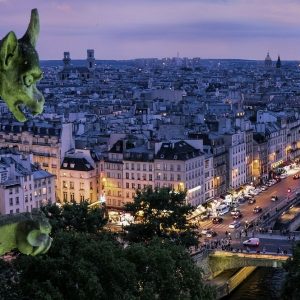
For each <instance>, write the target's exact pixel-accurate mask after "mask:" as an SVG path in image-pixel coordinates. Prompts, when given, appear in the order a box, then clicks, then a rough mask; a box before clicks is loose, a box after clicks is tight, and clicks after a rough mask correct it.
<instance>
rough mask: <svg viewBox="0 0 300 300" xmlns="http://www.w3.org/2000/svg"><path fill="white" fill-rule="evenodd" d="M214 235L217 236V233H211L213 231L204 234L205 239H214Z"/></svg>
mask: <svg viewBox="0 0 300 300" xmlns="http://www.w3.org/2000/svg"><path fill="white" fill-rule="evenodd" d="M216 235H217V233H216V232H215V231H213V230H208V231H207V232H206V237H207V238H211V237H215V236H216Z"/></svg>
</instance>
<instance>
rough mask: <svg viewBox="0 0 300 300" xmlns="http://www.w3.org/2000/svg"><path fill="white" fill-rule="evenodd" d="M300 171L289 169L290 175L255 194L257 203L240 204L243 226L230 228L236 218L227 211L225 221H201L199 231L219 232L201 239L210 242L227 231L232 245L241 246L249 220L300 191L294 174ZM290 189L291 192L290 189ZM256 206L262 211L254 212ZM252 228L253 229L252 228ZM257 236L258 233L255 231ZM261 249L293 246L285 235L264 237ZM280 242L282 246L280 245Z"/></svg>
mask: <svg viewBox="0 0 300 300" xmlns="http://www.w3.org/2000/svg"><path fill="white" fill-rule="evenodd" d="M296 173H299V169H294V170H290V171H289V176H288V177H286V178H284V179H282V180H281V181H280V182H278V183H276V184H274V185H272V186H271V187H269V188H268V189H267V190H266V191H263V192H261V193H260V194H259V195H257V196H255V199H256V203H254V204H248V202H245V203H243V204H240V205H239V207H238V209H239V210H240V211H241V213H242V215H243V217H242V218H240V219H239V221H240V222H241V224H242V226H241V227H239V228H237V229H230V228H229V224H230V223H232V222H233V221H234V220H233V218H232V216H231V215H230V213H227V214H225V215H223V216H221V217H222V218H223V222H222V223H220V224H213V223H212V221H211V220H207V221H203V222H200V228H199V231H200V232H201V230H202V229H212V230H213V231H215V232H216V233H217V236H216V237H214V238H206V237H205V236H204V237H203V238H201V241H205V242H208V241H209V240H216V239H222V238H226V235H225V233H226V231H227V232H228V233H229V235H230V236H231V239H232V243H231V244H232V246H234V247H238V246H241V242H242V241H244V240H246V239H247V237H246V235H245V232H243V233H241V230H242V229H244V226H243V225H244V224H245V222H246V221H247V222H248V223H249V222H251V221H252V220H253V219H255V218H259V217H262V216H263V215H264V214H266V213H267V212H268V211H270V209H272V208H274V207H275V206H278V205H279V206H281V205H280V203H282V204H283V203H284V202H286V201H288V200H289V199H290V198H293V197H294V196H295V195H296V192H297V191H298V190H299V192H300V179H296V180H295V179H293V175H294V174H296ZM289 189H290V192H288V190H289ZM272 196H277V197H278V200H277V201H271V197H272ZM255 206H260V207H261V208H262V211H261V212H260V213H254V212H253V208H254V207H255ZM251 230H252V229H251ZM251 230H249V233H248V232H247V234H248V238H250V237H252V235H253V234H252V232H251ZM254 234H255V236H257V234H256V233H254ZM260 242H261V243H260V247H259V249H260V248H261V249H260V250H262V248H263V247H264V246H265V247H266V248H267V249H268V250H269V249H272V252H273V251H275V252H276V251H277V248H278V247H281V248H282V249H290V248H291V241H289V240H288V239H287V237H284V239H280V240H276V239H268V238H262V239H261V241H260ZM279 244H280V246H278V245H279Z"/></svg>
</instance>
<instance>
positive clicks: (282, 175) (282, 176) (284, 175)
mask: <svg viewBox="0 0 300 300" xmlns="http://www.w3.org/2000/svg"><path fill="white" fill-rule="evenodd" d="M287 177H288V175H287V174H286V173H283V174H281V175H280V178H281V179H284V178H287Z"/></svg>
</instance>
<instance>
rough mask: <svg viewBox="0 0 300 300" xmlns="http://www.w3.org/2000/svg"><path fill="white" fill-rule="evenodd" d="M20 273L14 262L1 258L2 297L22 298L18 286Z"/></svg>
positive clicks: (0, 283) (0, 286)
mask: <svg viewBox="0 0 300 300" xmlns="http://www.w3.org/2000/svg"><path fill="white" fill-rule="evenodd" d="M18 277H19V276H18V273H17V271H16V269H15V268H14V267H13V266H12V264H10V263H8V262H6V261H4V260H2V259H0V299H5V300H16V299H21V297H20V295H21V293H20V290H19V287H18V283H17V282H18Z"/></svg>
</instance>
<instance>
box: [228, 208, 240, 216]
mask: <svg viewBox="0 0 300 300" xmlns="http://www.w3.org/2000/svg"><path fill="white" fill-rule="evenodd" d="M240 213H241V211H240V210H239V209H236V208H235V209H233V210H232V211H231V212H230V214H231V215H232V216H234V215H236V214H240Z"/></svg>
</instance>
